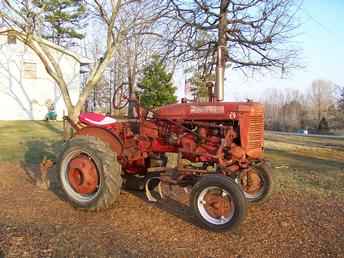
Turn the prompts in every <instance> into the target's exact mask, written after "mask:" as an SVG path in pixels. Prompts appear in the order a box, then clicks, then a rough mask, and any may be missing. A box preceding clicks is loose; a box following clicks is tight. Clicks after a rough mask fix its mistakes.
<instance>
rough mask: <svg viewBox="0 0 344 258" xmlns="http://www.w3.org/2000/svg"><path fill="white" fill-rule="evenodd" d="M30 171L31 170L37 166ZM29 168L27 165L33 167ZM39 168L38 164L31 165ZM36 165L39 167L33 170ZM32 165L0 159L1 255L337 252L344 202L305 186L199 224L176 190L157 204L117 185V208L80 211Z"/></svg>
mask: <svg viewBox="0 0 344 258" xmlns="http://www.w3.org/2000/svg"><path fill="white" fill-rule="evenodd" d="M32 169H33V172H35V169H34V168H32ZM31 172H32V171H31ZM36 172H37V171H36ZM37 173H38V172H37ZM32 175H33V177H35V176H36V174H35V173H33V174H32V173H31V174H30V173H28V172H27V171H25V169H23V168H22V166H20V165H19V164H15V165H13V164H1V165H0V178H1V180H0V194H1V197H2V200H1V202H0V257H1V254H3V256H4V257H64V256H68V257H325V256H326V257H340V256H341V255H342V254H343V253H344V238H343V235H342V234H343V232H344V203H343V200H342V199H336V198H328V199H326V198H325V199H324V198H319V197H318V196H317V195H312V194H309V193H307V194H304V193H303V192H302V191H298V190H294V189H289V188H284V189H283V191H282V190H279V189H278V190H277V191H276V192H275V193H274V194H273V196H272V198H271V200H269V201H268V202H266V203H264V204H263V205H261V206H251V207H250V208H249V211H248V216H247V218H246V220H245V222H244V223H243V224H242V225H241V227H240V229H239V230H238V231H237V232H227V233H213V232H209V231H207V230H204V229H201V228H200V227H199V226H198V225H197V224H195V219H194V217H193V215H192V212H191V211H190V209H189V207H188V206H186V205H185V204H181V203H180V202H178V201H176V200H174V199H178V198H175V196H174V197H173V196H172V197H173V199H169V200H167V201H165V202H159V203H157V204H151V203H147V202H146V200H145V199H144V197H143V196H142V194H138V193H129V192H122V193H121V196H120V200H119V203H118V204H117V205H116V207H115V208H113V209H110V210H108V211H104V212H100V213H89V212H81V211H78V210H75V209H74V208H72V207H71V206H70V205H69V204H68V203H67V202H65V201H64V200H63V196H62V195H61V193H60V192H59V189H57V188H56V187H57V185H56V184H52V188H51V190H50V191H45V190H42V189H40V188H39V187H37V186H36V184H35V180H33V179H32Z"/></svg>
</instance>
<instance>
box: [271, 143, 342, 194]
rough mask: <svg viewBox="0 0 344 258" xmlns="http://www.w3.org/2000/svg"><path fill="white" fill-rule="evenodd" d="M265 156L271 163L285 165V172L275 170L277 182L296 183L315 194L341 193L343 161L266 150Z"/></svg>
mask: <svg viewBox="0 0 344 258" xmlns="http://www.w3.org/2000/svg"><path fill="white" fill-rule="evenodd" d="M265 150H266V154H267V155H266V156H267V158H268V159H270V160H271V161H272V162H273V163H274V162H276V164H278V163H282V162H283V163H287V164H288V168H287V169H286V170H283V171H281V170H276V172H277V171H280V172H278V173H277V174H278V178H280V179H279V180H281V181H283V182H288V184H290V183H292V180H295V181H294V182H296V183H297V185H298V187H301V188H302V189H306V188H310V189H313V190H315V191H317V192H319V191H324V192H326V193H334V194H337V193H343V189H344V178H343V177H342V176H341V175H342V173H343V172H342V171H343V170H344V161H336V160H328V159H321V158H317V157H308V156H303V155H298V154H296V153H291V152H288V151H283V150H276V149H270V148H266V149H265Z"/></svg>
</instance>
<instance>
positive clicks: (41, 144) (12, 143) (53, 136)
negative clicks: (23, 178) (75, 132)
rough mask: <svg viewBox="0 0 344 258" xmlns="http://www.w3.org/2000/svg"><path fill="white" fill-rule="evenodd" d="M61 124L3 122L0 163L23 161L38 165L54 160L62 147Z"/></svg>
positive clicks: (0, 137)
mask: <svg viewBox="0 0 344 258" xmlns="http://www.w3.org/2000/svg"><path fill="white" fill-rule="evenodd" d="M62 139H63V130H62V123H61V122H46V121H8V122H7V121H6V122H4V121H1V122H0V162H2V161H10V162H14V161H23V162H26V163H33V164H37V163H40V161H41V160H42V159H43V158H44V156H46V157H47V158H54V157H55V156H56V154H57V153H58V151H59V150H60V149H61V147H62V143H63V141H62Z"/></svg>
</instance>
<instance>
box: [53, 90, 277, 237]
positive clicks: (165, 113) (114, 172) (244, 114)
mask: <svg viewBox="0 0 344 258" xmlns="http://www.w3.org/2000/svg"><path fill="white" fill-rule="evenodd" d="M134 102H135V103H136V108H135V110H136V112H135V113H136V114H135V117H134V118H131V119H126V120H123V121H121V120H116V119H115V118H112V117H109V116H104V115H101V114H97V113H82V114H81V115H80V117H79V123H77V124H73V123H72V126H73V127H74V129H75V133H74V135H73V137H72V138H71V139H69V140H68V141H67V142H66V146H65V149H64V151H63V153H62V155H61V158H60V162H59V175H60V179H61V183H62V188H63V190H64V192H65V193H66V195H67V197H68V199H69V201H70V202H71V203H72V204H73V205H74V206H76V207H78V208H81V209H87V210H96V211H98V210H102V209H106V208H109V207H110V206H112V204H114V203H115V201H116V200H117V199H118V197H119V194H120V191H121V188H122V187H123V186H127V187H130V186H131V188H132V187H133V186H135V187H137V188H138V189H140V190H145V191H146V196H147V197H148V199H149V200H150V201H156V198H155V197H157V196H155V197H154V196H153V194H152V191H153V189H156V191H155V192H156V193H160V195H161V197H163V193H162V192H163V191H162V190H161V185H162V184H168V185H178V186H181V187H183V188H187V187H189V188H191V193H190V206H191V207H192V209H193V210H194V212H195V215H196V218H197V219H198V220H199V222H200V224H201V225H203V226H205V227H207V228H209V229H211V230H216V231H222V230H228V229H230V228H233V227H234V226H237V225H239V224H240V223H241V222H242V221H243V220H244V218H245V216H246V209H247V201H248V202H251V203H255V202H261V201H264V200H265V199H266V198H267V197H268V196H269V194H270V193H271V189H272V181H271V175H270V172H269V166H268V165H267V163H266V162H265V161H264V159H263V157H262V154H263V142H264V113H263V107H262V105H260V104H258V103H254V102H251V101H248V102H221V101H215V97H213V96H211V97H210V99H209V102H205V103H193V102H189V103H188V102H186V101H182V103H179V104H172V105H167V106H163V107H160V108H157V109H154V110H151V111H147V110H144V109H143V108H142V107H140V105H139V103H138V102H137V101H134ZM67 120H68V119H67ZM166 153H176V154H177V155H175V156H178V158H177V166H176V167H174V168H169V167H167V161H168V158H167V155H166Z"/></svg>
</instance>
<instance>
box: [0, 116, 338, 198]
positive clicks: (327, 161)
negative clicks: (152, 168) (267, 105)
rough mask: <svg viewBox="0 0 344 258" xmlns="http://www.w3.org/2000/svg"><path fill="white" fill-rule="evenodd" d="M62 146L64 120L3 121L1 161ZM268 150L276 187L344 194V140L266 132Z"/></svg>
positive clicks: (52, 154)
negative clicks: (62, 121)
mask: <svg viewBox="0 0 344 258" xmlns="http://www.w3.org/2000/svg"><path fill="white" fill-rule="evenodd" d="M62 147H63V140H62V123H61V122H45V121H39V122H34V121H15V122H0V162H3V161H9V162H24V163H26V164H38V163H40V162H41V161H42V159H43V158H44V157H47V158H49V159H55V158H56V157H57V155H58V153H59V151H60V150H61V148H62ZM265 150H266V151H265V156H266V158H267V159H268V160H270V161H271V163H272V165H273V167H274V171H273V173H274V179H275V180H274V181H275V185H276V190H283V191H284V190H285V191H289V189H290V188H297V189H302V190H303V191H306V192H312V193H317V194H320V195H325V196H328V195H333V194H334V195H339V196H343V197H344V190H343V189H344V172H343V171H344V139H339V138H338V139H333V138H331V139H326V138H319V137H304V136H289V135H276V134H273V133H266V137H265ZM172 163H173V162H172Z"/></svg>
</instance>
